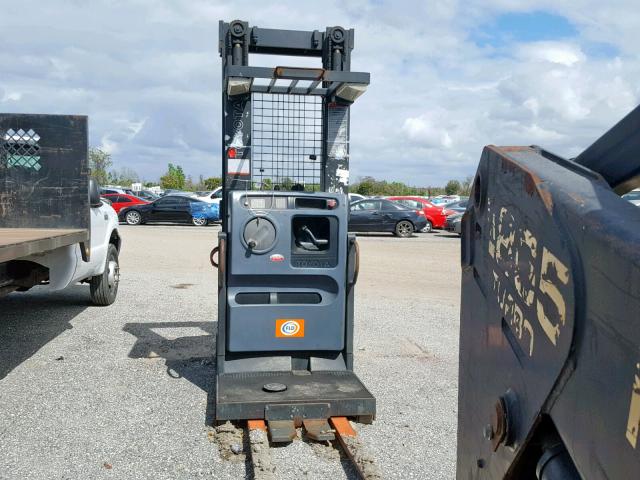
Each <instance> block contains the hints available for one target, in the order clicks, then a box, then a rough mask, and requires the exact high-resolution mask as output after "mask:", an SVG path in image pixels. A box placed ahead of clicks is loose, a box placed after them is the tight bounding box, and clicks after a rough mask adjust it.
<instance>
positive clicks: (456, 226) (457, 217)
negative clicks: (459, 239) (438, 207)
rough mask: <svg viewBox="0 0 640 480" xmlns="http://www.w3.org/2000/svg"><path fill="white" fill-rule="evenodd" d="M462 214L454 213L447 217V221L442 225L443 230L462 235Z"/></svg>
mask: <svg viewBox="0 0 640 480" xmlns="http://www.w3.org/2000/svg"><path fill="white" fill-rule="evenodd" d="M463 215H464V212H459V213H454V214H453V215H449V216H448V217H447V221H446V222H445V224H444V229H445V230H446V231H447V232H453V233H457V234H458V235H462V216H463Z"/></svg>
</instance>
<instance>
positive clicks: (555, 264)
mask: <svg viewBox="0 0 640 480" xmlns="http://www.w3.org/2000/svg"><path fill="white" fill-rule="evenodd" d="M554 272H555V276H556V277H557V279H558V280H559V281H560V282H562V283H563V284H564V285H566V284H568V283H569V269H568V268H567V267H566V266H565V264H564V263H562V262H561V261H560V260H558V258H557V257H556V256H555V255H554V254H553V253H551V252H550V251H549V250H547V248H546V247H544V248H543V249H542V272H541V274H540V286H539V291H540V294H541V295H546V296H547V297H548V298H550V299H551V301H552V302H553V303H554V304H555V305H556V307H557V309H558V317H559V323H557V324H556V323H553V321H552V320H551V319H550V318H549V315H548V314H547V313H545V310H544V306H543V305H542V302H541V301H540V299H539V298H538V300H537V302H536V308H537V311H538V322H540V325H541V326H542V329H543V330H544V333H546V334H547V337H549V340H551V343H553V344H554V345H557V344H558V337H560V327H561V326H562V327H564V324H565V321H566V318H567V306H566V304H565V301H564V297H563V296H562V294H561V293H560V290H559V289H558V287H557V286H556V285H555V284H554V279H553V278H551V275H552V274H553V273H554Z"/></svg>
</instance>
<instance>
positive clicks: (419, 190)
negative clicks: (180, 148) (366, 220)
mask: <svg viewBox="0 0 640 480" xmlns="http://www.w3.org/2000/svg"><path fill="white" fill-rule="evenodd" d="M112 166H113V161H112V160H111V154H110V153H108V152H105V151H104V150H101V149H99V148H90V149H89V167H90V169H91V175H92V176H93V177H94V178H95V179H96V180H97V181H98V183H100V184H101V185H123V186H124V185H131V184H132V183H136V182H140V183H142V184H143V185H144V186H145V187H150V186H153V185H156V184H157V183H156V182H148V181H144V180H141V179H140V177H139V176H138V174H137V173H136V172H135V171H134V170H132V169H131V168H128V167H123V168H121V169H119V170H115V169H111V167H112ZM472 183H473V177H471V176H469V177H466V178H465V179H464V180H462V181H459V180H455V179H454V180H449V181H448V182H447V184H446V185H445V186H444V187H438V186H435V187H434V186H428V187H414V186H410V185H407V184H405V183H403V182H398V181H393V182H389V181H387V180H376V179H375V178H374V177H370V176H365V177H362V178H360V179H359V180H358V181H357V182H356V183H353V184H351V186H350V187H349V191H350V192H354V193H359V194H360V195H366V196H372V195H382V196H394V195H419V196H427V197H432V196H436V195H445V194H446V195H467V196H468V195H469V191H470V190H471V184H472ZM159 184H160V187H162V188H163V189H165V190H167V189H173V190H186V191H206V190H214V189H216V188H218V187H219V186H220V185H222V179H221V178H220V177H209V178H204V176H203V175H200V176H199V177H198V179H197V180H194V179H193V178H192V177H191V175H185V173H184V170H183V169H182V167H181V166H180V165H174V164H173V163H169V164H168V165H167V171H166V172H165V173H164V175H162V176H161V177H160V182H159ZM272 185H273V183H272V180H271V179H269V178H267V179H264V180H263V182H262V189H264V190H270V189H271V186H272ZM279 185H280V188H282V189H283V190H289V189H290V187H291V186H293V180H291V179H290V178H285V179H283V180H282V181H281V182H280V184H279ZM316 187H317V186H315V185H311V186H310V185H306V186H305V190H309V191H312V190H317V188H316Z"/></svg>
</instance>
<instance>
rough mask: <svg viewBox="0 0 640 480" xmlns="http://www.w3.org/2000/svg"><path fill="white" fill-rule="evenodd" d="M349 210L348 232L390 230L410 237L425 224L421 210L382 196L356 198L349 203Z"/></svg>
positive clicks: (398, 234)
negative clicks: (363, 198)
mask: <svg viewBox="0 0 640 480" xmlns="http://www.w3.org/2000/svg"><path fill="white" fill-rule="evenodd" d="M350 211H351V215H350V217H349V231H350V232H392V233H393V234H394V235H397V236H398V237H410V236H411V235H412V234H413V232H415V231H421V230H422V229H423V228H424V227H425V226H426V225H427V219H426V218H425V216H424V212H423V211H422V210H416V209H412V208H409V207H405V206H404V205H401V204H399V203H396V202H392V201H391V200H386V199H382V198H374V199H370V198H367V199H365V200H357V201H355V202H353V203H352V204H351V205H350Z"/></svg>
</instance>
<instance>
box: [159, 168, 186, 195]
mask: <svg viewBox="0 0 640 480" xmlns="http://www.w3.org/2000/svg"><path fill="white" fill-rule="evenodd" d="M185 182H186V177H185V175H184V171H183V170H182V167H181V166H180V165H174V164H173V163H170V164H169V165H168V167H167V173H165V174H164V175H163V176H161V177H160V186H161V187H162V188H163V189H165V190H167V189H174V190H182V189H183V188H184V185H185Z"/></svg>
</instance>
